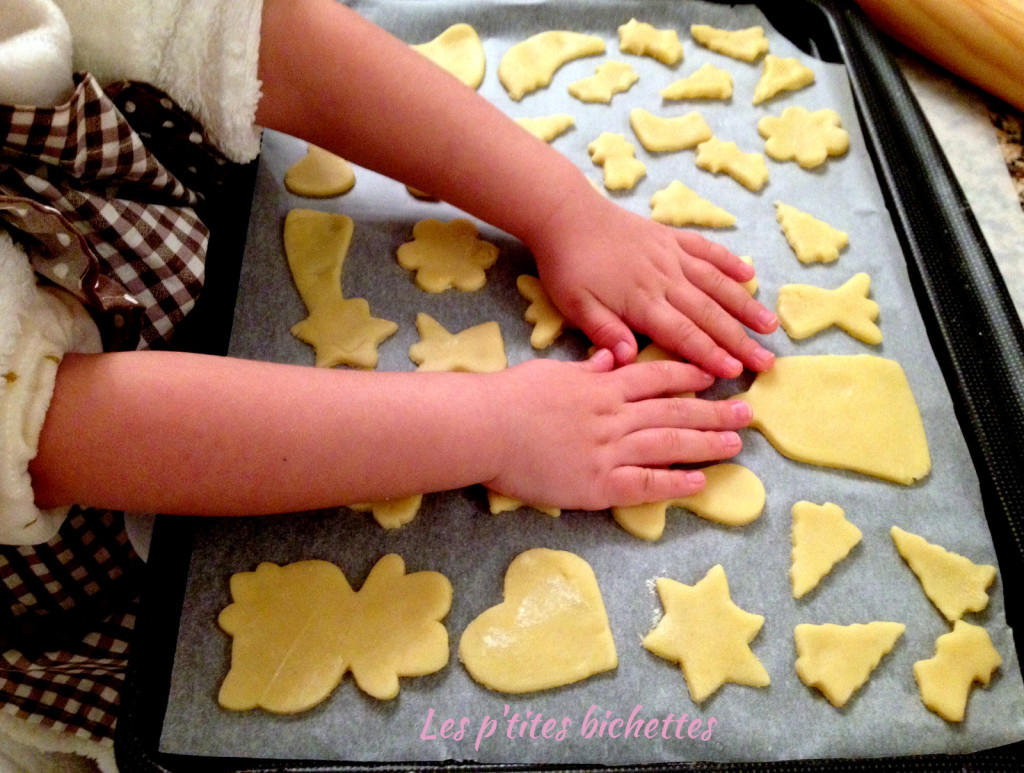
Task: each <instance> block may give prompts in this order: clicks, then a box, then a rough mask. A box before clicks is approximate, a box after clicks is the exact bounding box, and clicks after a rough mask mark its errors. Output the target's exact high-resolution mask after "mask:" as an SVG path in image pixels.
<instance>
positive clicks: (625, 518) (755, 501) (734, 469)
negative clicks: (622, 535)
mask: <svg viewBox="0 0 1024 773" xmlns="http://www.w3.org/2000/svg"><path fill="white" fill-rule="evenodd" d="M637 359H639V358H637ZM703 472H704V475H705V478H706V479H707V482H706V483H705V485H704V488H703V489H701V490H700V491H698V492H697V493H696V494H691V495H690V496H687V497H679V498H678V499H667V500H665V501H663V502H651V503H649V504H645V505H634V506H632V507H613V508H612V517H613V518H614V519H615V522H616V523H617V524H619V526H621V527H622V528H623V529H625V530H626V531H627V532H629V533H630V534H632V535H633V536H634V537H637V538H639V539H643V540H648V541H650V542H653V541H655V540H659V539H661V535H662V534H663V533H664V532H665V513H666V511H667V510H668V508H669V507H682V508H684V509H686V510H689V511H690V512H692V513H693V514H694V515H697V516H700V517H701V518H704V519H705V520H708V521H714V522H715V523H720V524H723V525H725V526H745V525H746V524H748V523H750V522H752V521H755V520H757V518H758V517H759V516H760V515H761V513H762V512H764V503H765V499H766V496H765V490H764V484H763V483H761V479H760V478H758V477H757V476H756V475H755V474H754V473H753V472H751V471H750V470H748V469H747V468H746V467H743V466H742V465H739V464H732V463H729V462H726V463H722V464H713V465H711V466H710V467H705V468H704V470H703Z"/></svg>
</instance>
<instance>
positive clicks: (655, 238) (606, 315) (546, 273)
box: [530, 195, 778, 378]
mask: <svg viewBox="0 0 1024 773" xmlns="http://www.w3.org/2000/svg"><path fill="white" fill-rule="evenodd" d="M542 230H543V233H540V234H538V235H537V238H536V239H534V240H533V243H532V244H530V247H531V249H532V250H533V252H534V256H535V258H536V260H537V265H538V268H539V273H540V277H541V279H542V280H543V282H544V284H545V287H546V289H547V291H548V294H549V295H550V296H551V299H552V300H553V301H554V302H555V304H556V305H557V306H558V307H559V308H560V309H561V310H562V312H563V313H564V314H565V315H566V316H567V317H568V318H569V319H570V320H572V321H573V322H574V323H575V324H576V325H577V326H578V327H579V328H580V330H582V331H583V332H584V333H585V334H586V335H587V336H588V337H589V338H590V340H591V341H593V342H594V344H595V345H596V346H598V347H603V348H607V349H609V350H610V351H612V352H613V353H614V355H615V359H616V361H617V362H619V363H620V364H622V363H627V362H631V361H632V360H633V359H634V357H635V356H636V351H637V345H636V339H635V338H634V336H633V332H632V331H636V332H638V333H643V334H645V335H648V336H650V337H651V339H653V340H654V341H655V342H656V343H658V344H660V345H662V346H663V347H665V348H667V349H669V350H671V351H674V352H677V353H678V354H680V355H681V356H682V357H684V358H685V359H686V360H688V361H689V362H692V363H694V364H696V365H698V366H699V367H701V368H703V369H704V370H706V371H707V372H708V373H710V374H712V375H714V376H719V377H722V378H734V377H736V376H738V375H739V374H740V373H741V372H742V370H743V368H744V367H747V368H750V369H752V370H755V371H761V370H767V369H768V368H770V367H771V365H772V363H773V362H774V356H773V355H772V354H771V352H769V351H767V350H766V349H765V348H763V347H762V346H761V345H760V344H759V343H758V342H757V341H756V340H754V339H753V338H751V337H750V335H749V334H748V331H747V330H746V329H745V328H744V326H746V327H747V328H750V329H751V330H754V331H756V332H758V333H770V332H772V331H773V330H775V328H776V327H777V326H778V320H777V319H776V317H775V315H774V314H773V313H772V312H771V311H769V310H768V309H766V308H765V307H764V306H762V305H761V304H760V303H758V302H757V301H756V300H754V299H753V298H752V297H751V296H750V294H749V293H748V292H747V291H746V290H745V289H744V288H743V287H742V286H741V285H740V284H739V283H740V282H745V281H747V280H749V279H751V278H753V275H754V271H753V269H752V268H751V267H750V266H749V265H747V264H746V263H744V262H743V261H741V260H740V259H739V258H738V257H737V256H736V255H733V254H732V253H731V252H729V251H728V250H727V249H725V248H724V247H722V246H720V245H718V244H715V243H714V242H711V241H709V240H707V239H705V238H703V237H702V236H699V235H698V234H696V233H692V232H687V231H680V230H678V229H675V228H671V227H669V226H665V225H662V224H660V223H657V222H655V221H653V220H651V219H649V218H645V217H642V216H640V215H637V214H635V213H632V212H630V211H628V210H626V209H624V208H622V207H620V206H618V205H616V204H615V203H614V202H611V201H609V200H607V199H605V198H604V197H602V196H600V195H587V196H585V197H583V198H582V199H581V198H576V197H567V198H566V199H565V200H564V202H563V205H562V206H561V207H560V209H559V210H558V211H557V212H553V213H552V215H551V217H550V218H549V219H548V220H547V222H546V227H545V228H544V229H542Z"/></svg>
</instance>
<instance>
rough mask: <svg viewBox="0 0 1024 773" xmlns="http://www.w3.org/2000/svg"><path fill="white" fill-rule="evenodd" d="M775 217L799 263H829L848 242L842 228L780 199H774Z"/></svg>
mask: <svg viewBox="0 0 1024 773" xmlns="http://www.w3.org/2000/svg"><path fill="white" fill-rule="evenodd" d="M775 219H776V220H777V221H778V223H779V225H780V226H781V227H782V233H783V234H784V235H785V237H786V241H787V242H788V243H789V246H790V248H792V250H793V252H794V254H795V255H796V257H797V259H798V260H799V261H800V262H801V263H831V262H832V261H834V260H837V259H838V258H839V253H840V251H841V250H842V249H843V248H844V247H846V245H847V244H849V242H850V237H849V235H848V234H847V233H846V232H845V231H840V230H839V229H838V228H833V227H832V226H830V225H829V224H828V223H826V222H825V221H824V220H818V218H816V217H814V216H813V215H811V214H808V213H807V212H803V211H801V210H799V209H797V208H796V207H793V206H790V205H789V204H783V203H782V202H781V201H776V202H775Z"/></svg>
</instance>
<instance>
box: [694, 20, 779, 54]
mask: <svg viewBox="0 0 1024 773" xmlns="http://www.w3.org/2000/svg"><path fill="white" fill-rule="evenodd" d="M690 34H691V35H693V39H694V40H696V41H697V42H698V43H700V44H701V45H702V46H704V47H705V48H709V49H711V50H712V51H715V52H717V53H719V54H725V55H726V56H731V57H732V58H733V59H741V60H743V61H744V62H753V61H754V60H755V59H757V57H759V56H761V54H765V53H768V38H766V37H765V36H764V28H763V27H747V28H746V29H742V30H722V29H716V28H715V27H711V26H709V25H707V24H694V25H693V26H691V27H690Z"/></svg>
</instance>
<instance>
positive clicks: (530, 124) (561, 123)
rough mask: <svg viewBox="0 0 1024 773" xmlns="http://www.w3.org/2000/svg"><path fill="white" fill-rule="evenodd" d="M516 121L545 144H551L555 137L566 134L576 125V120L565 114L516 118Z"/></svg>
mask: <svg viewBox="0 0 1024 773" xmlns="http://www.w3.org/2000/svg"><path fill="white" fill-rule="evenodd" d="M515 121H516V123H517V124H519V125H520V126H522V127H523V128H524V129H526V131H528V132H530V134H532V135H533V136H534V137H537V138H538V139H542V140H544V141H545V142H551V141H552V140H553V139H555V137H558V136H559V135H560V134H565V132H567V131H569V129H571V128H572V127H573V126H575V125H576V119H574V118H573V117H572V116H571V115H567V114H565V113H555V114H553V115H544V116H538V117H536V118H516V119H515Z"/></svg>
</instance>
